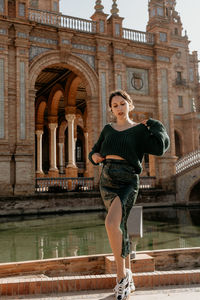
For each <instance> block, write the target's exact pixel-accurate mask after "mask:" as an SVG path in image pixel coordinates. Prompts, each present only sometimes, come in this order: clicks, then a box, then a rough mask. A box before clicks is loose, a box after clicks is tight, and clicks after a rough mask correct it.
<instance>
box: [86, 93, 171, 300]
mask: <svg viewBox="0 0 200 300" xmlns="http://www.w3.org/2000/svg"><path fill="white" fill-rule="evenodd" d="M109 106H110V108H111V111H112V113H113V115H114V117H115V118H116V122H115V123H110V124H107V125H105V127H104V128H103V130H102V132H101V134H100V137H99V139H98V141H97V143H96V144H95V145H94V147H93V148H92V151H91V152H90V153H89V159H90V161H91V162H92V163H93V164H94V165H98V164H99V163H103V169H102V173H101V178H100V192H101V196H102V198H103V201H104V204H105V207H106V209H107V211H108V213H107V216H106V220H105V226H106V230H107V234H108V239H109V242H110V246H111V249H112V251H113V255H114V257H115V262H116V267H117V285H116V286H115V288H114V292H115V295H116V299H117V300H125V299H127V298H128V297H129V294H130V293H131V292H132V291H134V290H135V286H134V283H133V279H132V273H131V270H130V244H129V237H128V234H127V219H128V216H129V213H130V210H131V208H132V206H133V205H134V204H135V201H136V198H137V195H138V190H139V175H138V174H140V173H141V171H142V159H143V156H144V154H145V153H148V154H153V155H159V156H160V155H163V154H164V153H165V151H166V150H167V149H168V147H169V137H168V135H167V132H166V129H165V128H164V126H163V125H162V123H161V122H159V121H157V120H153V119H148V120H144V121H142V122H141V123H135V122H133V121H132V120H131V119H130V118H129V112H130V111H131V110H133V109H134V106H133V103H132V99H131V98H130V96H129V95H128V94H127V93H126V92H125V91H122V90H117V91H114V92H112V93H111V95H110V97H109ZM126 267H127V268H126Z"/></svg>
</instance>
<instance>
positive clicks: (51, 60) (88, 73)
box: [29, 50, 98, 100]
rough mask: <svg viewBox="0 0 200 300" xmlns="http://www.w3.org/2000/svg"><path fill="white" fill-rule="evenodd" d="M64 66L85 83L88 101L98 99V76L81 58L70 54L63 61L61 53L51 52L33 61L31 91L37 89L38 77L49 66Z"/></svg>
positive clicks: (30, 72)
mask: <svg viewBox="0 0 200 300" xmlns="http://www.w3.org/2000/svg"><path fill="white" fill-rule="evenodd" d="M50 65H51V66H53V65H62V66H66V68H68V69H70V70H71V71H73V72H74V73H75V74H76V75H77V76H79V77H80V78H81V79H82V81H83V82H84V83H85V86H86V92H87V95H88V100H89V99H90V98H94V99H95V98H98V76H97V73H96V72H95V71H94V70H93V69H92V68H91V67H90V66H89V65H88V64H87V63H86V62H85V61H84V60H83V59H81V58H80V57H78V56H76V55H73V54H70V55H68V56H67V55H66V57H65V58H64V59H63V57H61V55H60V51H56V50H55V51H53V50H52V51H49V52H45V53H42V54H40V55H39V56H37V57H36V58H35V59H33V61H32V63H31V65H30V69H29V78H30V80H29V82H30V90H34V89H35V82H36V79H37V77H38V75H39V74H40V73H41V71H42V70H43V69H45V68H46V67H47V66H50Z"/></svg>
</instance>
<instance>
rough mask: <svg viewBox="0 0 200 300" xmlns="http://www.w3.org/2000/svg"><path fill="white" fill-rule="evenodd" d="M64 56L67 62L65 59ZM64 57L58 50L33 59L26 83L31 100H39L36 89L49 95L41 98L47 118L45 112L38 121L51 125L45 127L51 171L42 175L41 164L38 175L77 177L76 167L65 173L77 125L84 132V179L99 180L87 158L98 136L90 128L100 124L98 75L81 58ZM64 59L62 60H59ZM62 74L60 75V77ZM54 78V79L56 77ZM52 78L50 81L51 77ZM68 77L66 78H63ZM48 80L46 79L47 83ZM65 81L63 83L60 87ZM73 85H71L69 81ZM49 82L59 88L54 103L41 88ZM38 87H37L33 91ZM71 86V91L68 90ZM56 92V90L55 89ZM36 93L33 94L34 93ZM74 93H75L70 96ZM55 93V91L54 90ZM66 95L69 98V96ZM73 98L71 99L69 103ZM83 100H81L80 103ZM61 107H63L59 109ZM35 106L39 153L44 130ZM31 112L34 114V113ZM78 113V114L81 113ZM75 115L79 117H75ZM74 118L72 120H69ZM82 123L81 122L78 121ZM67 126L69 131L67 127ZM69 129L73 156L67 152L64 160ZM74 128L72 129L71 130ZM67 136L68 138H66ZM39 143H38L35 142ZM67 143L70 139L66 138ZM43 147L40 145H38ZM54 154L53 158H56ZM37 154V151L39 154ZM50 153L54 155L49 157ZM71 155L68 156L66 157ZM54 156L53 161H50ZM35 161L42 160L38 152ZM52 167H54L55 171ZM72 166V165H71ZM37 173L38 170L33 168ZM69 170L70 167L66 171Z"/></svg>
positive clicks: (45, 90) (45, 88) (93, 129)
mask: <svg viewBox="0 0 200 300" xmlns="http://www.w3.org/2000/svg"><path fill="white" fill-rule="evenodd" d="M66 57H67V59H66ZM66 57H65V56H63V55H61V54H60V51H57V50H56V51H49V52H45V53H43V54H40V55H38V56H37V57H35V58H34V59H33V61H32V63H31V65H30V69H29V79H30V80H29V82H30V87H29V90H30V97H32V99H34V98H35V99H37V101H39V100H38V99H39V90H40V91H41V92H43V91H44V92H45V93H46V92H47V93H49V94H48V95H47V96H46V97H45V100H44V99H43V101H44V103H45V105H47V107H48V108H46V110H47V112H48V115H49V116H48V117H46V110H45V113H44V112H43V113H42V116H40V121H41V120H42V126H44V124H45V123H46V120H47V123H50V124H52V125H51V129H50V128H49V125H48V134H49V144H50V145H49V149H51V148H52V149H53V152H52V149H51V150H50V151H49V168H50V169H51V167H52V168H53V171H52V172H51V174H49V171H48V172H47V174H44V172H43V170H42V163H41V164H40V166H41V168H39V173H40V172H41V173H42V174H41V175H42V176H49V175H51V176H55V177H56V176H59V177H60V176H65V177H76V176H77V175H78V174H80V170H79V168H77V169H76V168H73V169H71V170H72V171H73V170H75V173H74V174H73V172H71V174H70V172H66V161H67V162H68V163H70V164H71V160H72V159H73V157H72V154H73V153H74V159H75V155H76V152H75V151H76V149H75V143H76V138H77V132H76V130H77V126H80V127H81V128H82V130H83V132H84V139H85V140H84V159H85V162H84V168H85V171H84V174H83V173H82V174H81V176H82V175H84V177H86V179H87V178H91V177H94V178H95V179H96V178H98V170H96V169H95V168H93V166H92V165H91V164H89V161H88V159H87V157H88V151H89V149H90V148H91V147H92V145H93V144H94V143H95V141H96V139H97V136H98V134H99V128H100V126H96V127H95V128H94V127H93V126H91V124H94V123H95V124H97V123H98V124H99V125H100V121H101V120H100V114H99V111H98V110H97V109H96V107H98V106H99V92H98V89H99V82H98V76H97V73H96V72H95V70H94V69H93V68H91V66H90V65H89V64H88V63H87V62H85V61H84V60H83V59H82V58H80V57H78V56H76V55H73V54H69V53H68V54H67V56H66ZM62 60H63V61H62ZM61 73H62V74H61ZM56 76H57V78H55V77H56ZM52 77H53V78H52ZM66 77H67V78H66ZM47 79H49V80H47ZM43 80H44V81H43ZM64 80H66V82H65V83H66V84H65V85H62V84H63V83H64ZM73 80H74V82H73V83H72V81H73ZM45 83H48V84H49V87H50V85H51V89H53V87H54V86H55V84H57V85H61V86H62V88H61V89H60V90H62V92H60V93H58V94H57V96H56V97H55V98H54V100H53V101H50V99H49V95H50V91H48V88H49V87H48V86H46V87H45V86H43V91H42V84H45ZM36 87H37V88H36ZM70 87H71V90H70ZM58 90H59V89H58ZM35 91H36V92H35ZM73 91H75V94H74V93H73ZM54 92H56V91H55V90H54ZM69 94H70V95H71V96H70V97H69ZM68 98H69V99H70V103H69V102H68ZM72 99H73V100H72ZM82 99H84V101H82ZM62 104H63V106H62ZM49 106H51V108H52V109H51V110H49ZM63 107H64V110H65V116H64V114H63V113H61V110H62V109H63ZM37 109H38V107H37V105H35V120H36V121H35V127H36V131H37V134H38V135H37V142H36V150H35V153H36V155H37V153H38V152H39V151H38V150H40V149H38V148H40V147H38V145H40V144H41V140H43V134H44V132H43V131H44V130H43V127H41V124H37V123H38V120H39V119H38V118H37V116H38V112H37ZM33 112H34V111H33ZM80 112H81V114H80ZM77 114H78V115H77ZM69 115H75V119H74V118H71V117H73V116H69ZM80 120H81V121H80ZM69 127H70V128H69ZM66 128H68V132H70V142H71V143H72V141H73V142H74V151H73V153H70V155H69V153H67V155H68V159H67V158H66V157H65V130H66ZM72 128H73V130H72ZM68 136H69V135H68ZM52 140H53V141H55V140H56V145H54V147H51V143H52ZM38 141H40V142H39V143H38ZM68 142H69V137H68ZM41 148H42V146H41ZM69 148H70V149H72V147H70V144H69V143H68V150H69ZM55 152H56V157H55ZM68 152H69V151H68ZM39 153H40V152H39ZM52 153H53V154H52ZM69 156H70V157H69ZM52 157H53V158H52ZM38 158H39V159H37V164H38V161H42V160H41V153H40V156H39V157H38ZM69 158H70V159H69ZM52 159H53V164H52V165H51V161H52ZM54 167H56V168H57V169H56V168H55V169H54ZM73 167H74V166H73ZM36 170H37V167H36ZM68 170H70V168H68ZM37 176H38V177H39V176H40V174H38V173H37V172H36V177H37Z"/></svg>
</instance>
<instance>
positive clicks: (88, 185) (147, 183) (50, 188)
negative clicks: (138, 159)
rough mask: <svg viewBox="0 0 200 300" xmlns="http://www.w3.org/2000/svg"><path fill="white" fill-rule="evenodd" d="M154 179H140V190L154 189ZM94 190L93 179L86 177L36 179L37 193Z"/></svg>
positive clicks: (147, 177)
mask: <svg viewBox="0 0 200 300" xmlns="http://www.w3.org/2000/svg"><path fill="white" fill-rule="evenodd" d="M155 181H156V178H155V177H149V176H146V177H141V178H140V189H151V188H155ZM92 190H94V178H88V177H71V178H69V177H54V178H53V177H52V178H46V177H42V178H36V188H35V191H36V192H37V193H43V192H52V193H54V192H55V193H59V192H65V191H80V192H81V191H92Z"/></svg>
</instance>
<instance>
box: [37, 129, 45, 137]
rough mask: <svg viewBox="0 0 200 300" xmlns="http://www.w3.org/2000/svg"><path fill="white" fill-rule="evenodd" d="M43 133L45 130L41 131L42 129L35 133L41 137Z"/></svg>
mask: <svg viewBox="0 0 200 300" xmlns="http://www.w3.org/2000/svg"><path fill="white" fill-rule="evenodd" d="M43 133H44V131H43V130H40V129H36V131H35V134H36V135H37V136H41V135H43Z"/></svg>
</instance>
